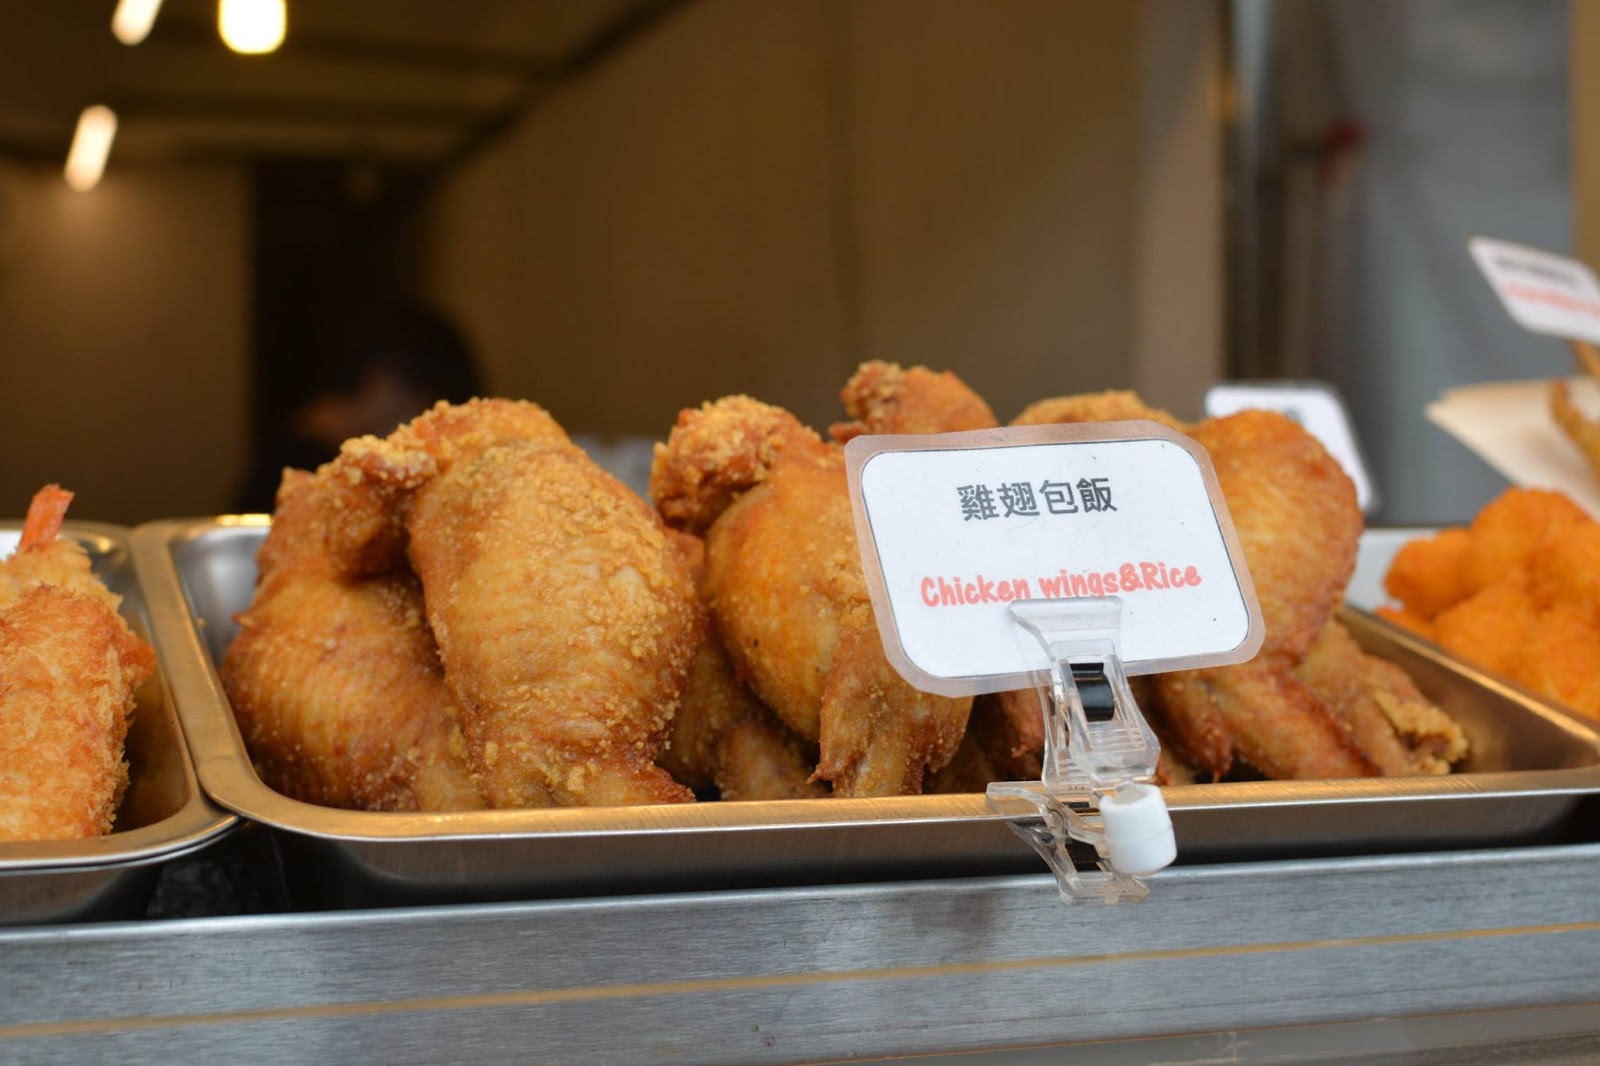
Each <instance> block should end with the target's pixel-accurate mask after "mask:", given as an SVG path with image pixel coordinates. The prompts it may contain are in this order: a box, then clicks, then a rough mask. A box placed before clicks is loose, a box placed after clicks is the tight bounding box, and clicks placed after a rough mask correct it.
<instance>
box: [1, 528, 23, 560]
mask: <svg viewBox="0 0 1600 1066" xmlns="http://www.w3.org/2000/svg"><path fill="white" fill-rule="evenodd" d="M21 540H22V531H21V530H17V529H0V559H6V558H10V556H11V553H12V552H14V551H16V550H17V544H18V542H20V541H21Z"/></svg>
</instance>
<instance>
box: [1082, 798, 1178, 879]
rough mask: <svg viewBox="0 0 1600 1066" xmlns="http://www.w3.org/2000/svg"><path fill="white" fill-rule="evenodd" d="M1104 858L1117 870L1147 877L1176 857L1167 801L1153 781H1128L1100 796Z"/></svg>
mask: <svg viewBox="0 0 1600 1066" xmlns="http://www.w3.org/2000/svg"><path fill="white" fill-rule="evenodd" d="M1100 817H1101V819H1102V820H1103V821H1104V823H1105V833H1106V862H1108V863H1109V864H1110V866H1111V868H1112V869H1113V870H1115V871H1116V872H1117V873H1119V874H1128V875H1130V876H1133V877H1148V876H1150V875H1151V874H1153V873H1155V872H1156V871H1157V870H1164V869H1166V868H1167V867H1168V866H1171V865H1172V862H1173V860H1174V859H1176V858H1177V857H1178V841H1177V838H1176V837H1174V836H1173V833H1172V816H1171V815H1169V814H1168V813H1167V802H1166V800H1164V799H1162V798H1161V790H1160V789H1159V788H1156V787H1155V786H1154V785H1141V784H1133V783H1129V784H1126V785H1122V786H1121V787H1119V788H1118V789H1117V790H1116V791H1115V792H1111V793H1108V794H1107V795H1105V796H1103V797H1101V799H1100Z"/></svg>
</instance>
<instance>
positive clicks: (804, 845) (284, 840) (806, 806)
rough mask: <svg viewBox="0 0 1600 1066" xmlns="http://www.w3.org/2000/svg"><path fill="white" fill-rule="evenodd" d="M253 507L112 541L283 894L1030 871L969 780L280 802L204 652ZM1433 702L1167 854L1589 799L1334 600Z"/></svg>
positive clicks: (1262, 846) (1231, 803) (1306, 844)
mask: <svg viewBox="0 0 1600 1066" xmlns="http://www.w3.org/2000/svg"><path fill="white" fill-rule="evenodd" d="M265 527H266V519H264V518H261V517H238V518H233V517H224V518H220V519H214V520H213V519H203V520H187V521H167V522H157V523H152V524H149V525H146V526H141V527H140V528H139V529H137V530H135V532H134V536H133V544H134V555H135V560H136V563H137V565H138V568H139V574H140V579H141V581H142V583H143V584H144V586H145V589H146V594H147V595H148V597H149V599H150V607H151V614H152V619H153V623H154V627H155V639H156V643H157V646H158V648H159V649H160V650H161V652H162V655H163V660H164V662H165V663H166V664H167V667H168V670H169V671H170V676H171V681H172V685H173V691H174V693H175V695H176V698H177V700H178V709H179V714H180V717H181V719H182V721H183V725H184V728H185V730H186V731H187V733H188V736H189V741H190V746H191V747H192V749H193V751H194V753H195V761H196V766H197V769H198V772H199V775H200V780H201V783H202V784H203V785H204V787H205V788H206V790H207V791H208V792H210V793H211V795H212V797H213V798H214V799H216V800H217V802H219V803H221V804H222V805H224V806H226V807H228V808H230V809H232V810H234V811H237V812H238V813H240V814H242V815H244V816H246V817H248V818H251V819H253V820H255V821H258V822H261V823H263V824H265V825H268V826H271V827H273V828H274V829H275V830H278V831H280V832H279V833H278V834H277V839H278V841H279V845H280V848H281V849H282V851H283V855H284V859H285V873H286V876H287V878H288V879H289V882H290V885H291V888H292V889H293V890H294V891H295V892H296V894H297V897H298V901H299V902H301V903H306V904H317V905H330V904H331V905H346V906H355V905H372V904H375V903H397V902H407V901H430V900H431V901H438V900H445V899H455V900H470V899H491V898H511V897H519V896H536V895H544V896H553V895H578V894H599V893H611V892H625V891H645V890H650V891H662V890H670V889H686V888H718V887H731V886H759V885H774V884H800V883H808V882H809V883H821V882H828V881H838V880H846V879H850V880H869V879H885V878H896V877H914V876H927V875H934V874H943V875H958V874H976V873H1004V872H1013V871H1031V870H1035V869H1037V868H1038V866H1037V863H1038V860H1037V858H1035V857H1034V856H1033V854H1032V852H1030V851H1029V850H1028V849H1027V848H1026V847H1025V846H1024V845H1023V844H1022V843H1021V842H1020V841H1019V840H1018V839H1017V838H1016V837H1015V836H1014V835H1013V834H1012V833H1011V832H1010V831H1009V829H1008V828H1007V826H1006V824H1005V820H1004V817H1003V815H1000V814H996V813H995V812H993V811H991V810H990V809H989V808H988V806H987V804H986V801H985V799H984V797H983V796H981V795H958V796H911V797H902V798H895V799H850V800H845V799H832V800H799V801H785V802H772V803H708V804H698V805H683V806H658V807H631V808H613V809H588V810H585V809H568V810H511V811H472V812H460V813H452V814H392V813H382V814H380V813H368V812H353V811H341V810H332V809H329V808H324V807H317V806H313V805H309V804H305V803H300V802H297V801H294V800H290V799H287V798H286V797H284V796H282V795H279V794H278V793H276V792H274V791H272V790H271V789H269V788H267V787H266V786H265V785H263V784H262V783H261V781H260V779H259V778H257V777H256V775H255V773H254V771H253V769H252V768H251V765H250V762H249V759H248V757H247V756H246V754H245V750H244V745H243V742H242V740H241V738H240V735H239V731H238V729H237V728H236V726H235V724H234V721H233V717H232V715H231V714H230V713H229V710H228V704H227V700H226V697H225V696H224V694H223V690H222V687H221V684H220V682H219V680H218V677H217V673H216V668H215V665H216V663H217V662H218V661H219V660H220V658H221V656H222V653H223V651H224V650H225V649H226V648H227V646H228V643H229V641H231V640H232V638H233V634H234V632H235V625H234V622H233V617H234V615H235V614H236V613H237V612H239V611H241V610H243V609H244V607H245V606H246V605H247V604H248V602H249V599H250V595H251V592H252V588H253V584H254V578H255V551H256V548H257V546H258V545H259V544H260V541H261V539H262V537H263V536H264V534H265ZM1346 621H1347V622H1348V623H1349V625H1350V626H1351V628H1352V630H1353V632H1354V633H1355V634H1356V636H1357V638H1358V639H1359V640H1360V641H1361V642H1362V643H1363V644H1364V645H1365V646H1366V647H1368V648H1369V649H1370V650H1373V651H1376V652H1378V653H1380V654H1382V655H1384V656H1386V657H1388V658H1391V659H1393V660H1394V661H1396V662H1398V663H1399V664H1400V665H1401V666H1402V667H1404V668H1405V669H1406V670H1407V671H1408V672H1410V674H1411V675H1412V677H1414V678H1415V679H1416V681H1417V684H1418V685H1419V687H1421V688H1422V690H1423V691H1424V692H1425V693H1427V694H1428V695H1429V696H1430V697H1431V698H1433V699H1434V700H1435V701H1437V702H1438V703H1439V704H1440V705H1441V706H1443V707H1444V708H1445V709H1446V710H1448V711H1449V712H1450V713H1452V714H1453V715H1455V716H1456V717H1457V719H1458V720H1460V721H1461V723H1462V725H1463V726H1464V727H1465V728H1466V730H1467V731H1468V733H1469V734H1470V735H1471V737H1472V739H1473V741H1474V745H1475V754H1474V756H1473V760H1472V762H1471V763H1469V764H1468V766H1467V767H1466V772H1464V773H1461V774H1457V775H1454V776H1452V777H1448V778H1427V779H1421V778H1414V779H1389V780H1381V779H1380V780H1362V781H1329V782H1283V783H1279V782H1245V783H1238V784H1221V785H1199V786H1191V787H1185V788H1173V789H1168V790H1167V793H1166V795H1167V802H1168V804H1169V806H1170V807H1171V808H1172V814H1173V820H1174V823H1175V825H1176V829H1177V834H1178V843H1179V856H1180V861H1191V862H1192V861H1207V860H1214V859H1222V858H1238V857H1261V856H1268V855H1273V856H1289V855H1307V854H1315V853H1355V852H1371V851H1381V850H1399V849H1409V848H1442V847H1462V846H1468V845H1482V844H1499V843H1527V842H1533V841H1537V840H1541V839H1545V838H1547V837H1549V836H1550V835H1551V834H1553V833H1555V832H1557V831H1558V830H1559V827H1560V825H1561V822H1562V820H1563V819H1564V818H1565V817H1566V816H1567V815H1568V814H1569V813H1570V812H1571V810H1572V808H1573V807H1574V806H1575V804H1576V803H1577V802H1578V799H1579V797H1580V796H1582V795H1584V794H1587V793H1600V734H1597V733H1596V732H1595V731H1594V730H1593V729H1591V728H1589V727H1588V726H1585V725H1584V724H1582V723H1580V722H1579V721H1577V720H1576V719H1574V718H1572V717H1570V716H1568V715H1566V714H1564V713H1563V712H1561V711H1558V710H1555V709H1553V708H1551V707H1549V706H1547V705H1545V704H1544V703H1542V702H1540V701H1539V700H1538V699H1537V698H1535V697H1533V696H1531V695H1529V694H1528V693H1526V692H1522V691H1520V690H1517V689H1515V688H1513V687H1510V686H1507V685H1504V684H1501V683H1499V682H1496V681H1494V680H1492V679H1489V678H1486V677H1483V676H1481V675H1478V674H1476V673H1474V672H1472V671H1471V670H1469V669H1467V668H1464V667H1462V666H1460V665H1458V664H1456V663H1454V662H1453V661H1452V660H1450V659H1449V658H1448V657H1447V656H1445V655H1443V653H1441V652H1439V651H1438V650H1437V649H1435V648H1432V647H1431V646H1429V645H1426V644H1425V643H1423V642H1421V641H1417V640H1415V639H1413V638H1411V637H1410V636H1409V635H1407V634H1405V633H1403V632H1401V631H1399V630H1396V629H1393V628H1392V627H1389V626H1387V625H1385V624H1384V623H1382V622H1381V621H1379V620H1376V619H1373V618H1370V617H1368V616H1366V615H1363V614H1360V613H1357V612H1348V613H1347V618H1346Z"/></svg>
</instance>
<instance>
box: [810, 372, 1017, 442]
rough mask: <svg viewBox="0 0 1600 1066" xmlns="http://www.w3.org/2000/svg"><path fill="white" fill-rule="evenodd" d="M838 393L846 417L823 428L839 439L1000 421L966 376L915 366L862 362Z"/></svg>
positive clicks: (979, 426)
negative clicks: (848, 417) (827, 427)
mask: <svg viewBox="0 0 1600 1066" xmlns="http://www.w3.org/2000/svg"><path fill="white" fill-rule="evenodd" d="M839 398H840V399H841V400H842V401H843V402H844V409H845V411H846V412H847V413H848V414H849V415H850V418H851V421H849V422H839V423H836V424H834V425H833V426H831V427H829V431H828V432H829V435H830V436H832V437H833V439H834V440H836V441H838V442H839V443H840V444H843V443H845V442H846V441H849V440H851V439H853V438H855V437H858V436H861V435H862V434H864V433H952V432H955V431H956V430H963V429H992V428H994V427H995V426H998V425H999V424H1000V423H999V422H998V421H997V420H996V419H995V417H994V412H993V411H991V410H990V409H989V405H988V404H987V403H985V402H984V400H983V397H981V396H979V395H978V394H977V393H975V392H973V391H972V390H971V389H970V388H968V387H967V384H966V382H964V381H962V380H961V379H960V378H958V377H956V376H955V375H954V374H952V373H950V372H949V371H945V372H943V373H936V372H934V371H932V370H929V369H928V368H926V367H921V366H914V367H910V368H905V367H901V366H899V365H898V364H896V363H883V362H870V363H863V364H862V365H861V367H860V369H858V370H857V371H856V373H855V375H854V376H852V377H851V378H850V380H849V381H848V382H847V383H846V384H845V387H844V389H843V391H841V392H840V394H839Z"/></svg>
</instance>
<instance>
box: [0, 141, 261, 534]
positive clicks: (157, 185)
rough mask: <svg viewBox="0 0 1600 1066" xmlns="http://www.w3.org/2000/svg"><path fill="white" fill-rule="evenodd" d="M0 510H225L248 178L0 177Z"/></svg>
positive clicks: (238, 433)
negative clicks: (85, 180)
mask: <svg viewBox="0 0 1600 1066" xmlns="http://www.w3.org/2000/svg"><path fill="white" fill-rule="evenodd" d="M0 196H3V197H4V201H5V202H4V205H3V206H0V457H3V458H0V514H6V515H15V514H20V513H21V512H22V510H23V508H24V507H25V506H26V504H27V501H28V497H29V496H30V495H31V493H32V492H33V491H34V490H35V489H36V488H38V487H39V486H40V485H41V484H43V483H45V482H48V481H58V482H60V483H61V484H62V485H64V486H66V487H67V488H70V489H72V490H74V491H75V492H77V493H78V500H77V502H76V503H75V504H74V506H73V511H72V514H73V516H74V517H77V518H81V519H99V520H104V521H114V522H137V521H142V520H145V519H150V518H157V517H162V516H171V515H178V514H201V513H207V512H216V511H219V510H222V509H224V508H225V507H226V505H227V501H228V499H229V495H230V493H231V491H232V490H233V488H234V486H235V483H236V481H237V480H238V479H239V478H240V477H241V475H242V462H243V447H244V438H245V430H246V426H245V424H244V417H245V416H244V390H245V378H246V373H247V370H246V344H247V337H246V331H247V330H248V328H249V321H250V320H249V302H248V291H247V286H248V263H249V252H248V248H249V245H248V217H247V213H246V196H247V179H246V178H245V176H244V174H243V172H242V171H241V170H239V169H236V168H220V167H218V168H188V167H166V168H149V169H144V168H137V167H134V168H121V169H119V168H116V167H115V166H113V168H112V170H111V171H110V172H109V173H108V174H107V176H106V179H105V181H104V182H103V183H102V184H101V185H100V187H99V188H97V189H95V190H93V191H92V192H89V193H86V194H79V193H74V192H72V191H71V190H69V189H68V188H67V187H66V185H65V184H64V183H63V182H62V181H61V178H60V174H59V171H57V170H55V169H54V168H50V169H43V168H38V169H22V168H17V169H8V170H6V171H4V172H0Z"/></svg>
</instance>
